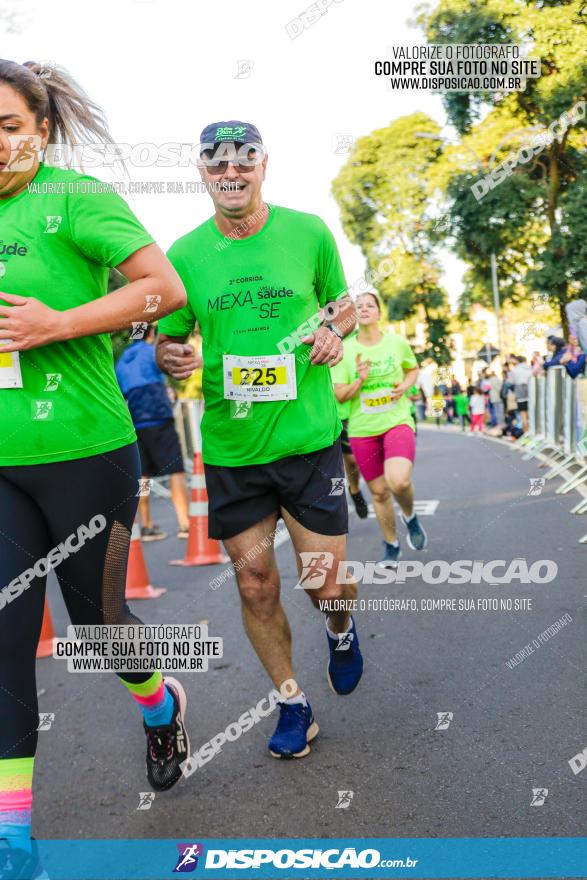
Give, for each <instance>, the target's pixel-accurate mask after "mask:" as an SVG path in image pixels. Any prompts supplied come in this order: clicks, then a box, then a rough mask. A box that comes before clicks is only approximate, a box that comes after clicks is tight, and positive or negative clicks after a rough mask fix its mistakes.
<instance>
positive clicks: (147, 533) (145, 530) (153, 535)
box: [141, 524, 167, 542]
mask: <svg viewBox="0 0 587 880" xmlns="http://www.w3.org/2000/svg"><path fill="white" fill-rule="evenodd" d="M166 537H167V532H164V531H163V530H162V529H160V528H159V526H158V525H155V524H153V525H152V526H148V527H146V526H143V527H142V528H141V541H145V542H148V541H163V540H164V539H165V538H166Z"/></svg>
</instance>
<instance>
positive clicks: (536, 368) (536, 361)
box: [530, 351, 544, 376]
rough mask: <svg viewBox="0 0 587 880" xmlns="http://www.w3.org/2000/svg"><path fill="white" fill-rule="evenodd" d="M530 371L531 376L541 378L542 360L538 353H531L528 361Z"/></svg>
mask: <svg viewBox="0 0 587 880" xmlns="http://www.w3.org/2000/svg"><path fill="white" fill-rule="evenodd" d="M530 369H531V370H532V375H533V376H541V375H542V373H544V358H543V357H542V355H541V354H540V352H539V351H533V352H532V357H531V359H530Z"/></svg>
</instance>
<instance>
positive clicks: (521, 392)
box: [508, 355, 532, 434]
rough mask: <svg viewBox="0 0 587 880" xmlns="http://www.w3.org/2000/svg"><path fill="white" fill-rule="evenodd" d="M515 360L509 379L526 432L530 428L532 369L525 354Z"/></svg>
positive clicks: (523, 429) (523, 428)
mask: <svg viewBox="0 0 587 880" xmlns="http://www.w3.org/2000/svg"><path fill="white" fill-rule="evenodd" d="M515 360H516V364H515V366H514V368H513V369H512V370H511V372H510V374H509V376H508V381H509V383H510V384H511V385H513V389H514V394H515V397H516V406H517V410H518V412H519V413H520V418H521V420H522V431H523V432H524V434H525V433H526V431H527V430H528V382H529V381H530V376H531V375H532V370H531V369H530V367H529V365H528V364H527V363H526V358H525V357H524V356H523V355H519V356H518V357H517V358H516V359H515Z"/></svg>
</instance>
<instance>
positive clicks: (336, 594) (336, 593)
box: [281, 508, 357, 633]
mask: <svg viewBox="0 0 587 880" xmlns="http://www.w3.org/2000/svg"><path fill="white" fill-rule="evenodd" d="M281 513H282V515H283V519H284V521H285V524H286V526H287V530H288V532H289V533H290V535H291V539H292V542H293V545H294V549H295V553H296V561H297V565H298V574H299V576H300V578H301V577H302V574H303V573H304V574H305V579H306V580H307V581H308V582H309V583H311V580H312V577H311V576H312V574H313V573H316V572H317V571H323V572H324V582H323V584H322V586H320V587H318V588H316V589H313V588H312V587H311V586H310V587H308V588H307V589H306V593H307V594H308V596H309V597H310V599H311V600H312V602H313V603H314V606H315V607H316V608H318V609H319V610H321V609H320V602H321V601H323V600H332V599H348V600H349V601H350V600H353V599H356V598H357V585H356V584H355V583H350V584H339V583H337V582H336V576H337V572H338V566H339V562H343V561H344V560H345V552H346V535H319V534H317V533H316V532H311V531H310V530H309V529H307V528H305V526H303V525H301V523H299V522H298V521H297V520H296V519H294V518H293V516H292V515H291V514H290V513H288V512H287V510H284V509H283V508H282V511H281ZM300 553H312V554H314V556H315V557H316V558H315V561H314V563H313V564H312V563H311V564H310V565H306V566H304V565H303V560H302V558H301V557H300ZM325 562H326V564H325ZM304 569H305V571H304ZM302 586H303V581H302ZM323 613H326V614H327V616H328V628H329V629H330V630H331V631H332V632H333V633H344V632H346V631H347V629H348V627H349V623H350V614H349V612H348V611H347V610H344V609H343V610H339V611H327V612H323Z"/></svg>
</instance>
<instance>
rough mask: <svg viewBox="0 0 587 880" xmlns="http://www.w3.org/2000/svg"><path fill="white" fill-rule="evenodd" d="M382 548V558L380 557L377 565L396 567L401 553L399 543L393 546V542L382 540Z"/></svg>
mask: <svg viewBox="0 0 587 880" xmlns="http://www.w3.org/2000/svg"><path fill="white" fill-rule="evenodd" d="M383 550H384V553H383V559H380V560H379V562H378V563H377V565H379V566H381V568H396V566H397V564H398V562H399V558H400V556H401V555H402V550H401V547H400V545H399V543H398V544H397V546H395V545H394V544H389V543H388V542H387V541H384V542H383Z"/></svg>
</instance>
